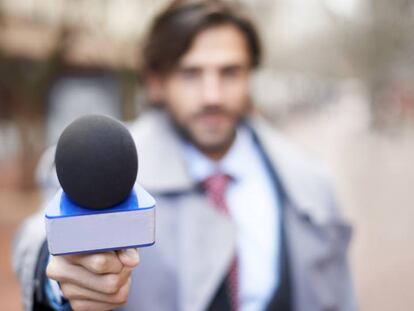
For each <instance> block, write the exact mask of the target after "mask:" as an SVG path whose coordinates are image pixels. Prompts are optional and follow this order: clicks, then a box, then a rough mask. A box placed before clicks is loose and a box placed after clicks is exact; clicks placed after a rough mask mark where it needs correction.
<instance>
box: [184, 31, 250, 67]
mask: <svg viewBox="0 0 414 311" xmlns="http://www.w3.org/2000/svg"><path fill="white" fill-rule="evenodd" d="M249 57H250V56H249V51H248V48H247V42H246V38H245V37H244V35H243V33H242V32H241V31H240V30H239V29H238V28H237V27H235V26H233V25H220V26H214V27H210V28H207V29H205V30H203V31H201V32H200V33H199V34H198V35H197V36H196V37H195V39H194V40H193V43H192V45H191V46H190V48H189V50H188V51H187V53H185V54H184V55H183V57H182V58H181V59H180V62H179V66H201V67H208V66H227V65H230V64H231V65H248V64H249V61H250V60H249Z"/></svg>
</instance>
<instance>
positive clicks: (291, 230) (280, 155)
mask: <svg viewBox="0 0 414 311" xmlns="http://www.w3.org/2000/svg"><path fill="white" fill-rule="evenodd" d="M249 122H250V124H251V126H252V127H253V129H254V130H255V133H256V134H257V138H258V140H259V142H260V144H261V145H262V147H263V149H264V151H265V153H266V156H267V157H268V158H269V160H270V162H271V166H272V167H273V169H274V170H275V172H276V175H277V178H278V181H279V187H280V188H281V191H282V192H283V194H284V197H285V200H284V213H283V217H284V220H283V221H284V226H285V232H286V239H287V251H288V256H289V259H290V263H289V264H290V269H291V271H290V275H291V284H292V291H293V301H294V309H295V310H336V307H338V306H335V303H336V301H337V300H336V299H335V295H336V293H338V292H341V290H338V288H335V287H334V286H332V285H333V284H335V283H338V282H340V281H341V280H336V282H335V280H332V278H335V276H340V275H341V272H338V271H331V270H332V269H335V267H336V263H337V261H336V260H337V258H345V254H344V252H345V251H346V249H347V245H348V243H349V240H350V236H351V230H350V227H349V226H348V225H347V224H345V223H344V222H343V221H342V220H341V217H340V216H339V215H338V214H337V212H336V208H335V206H334V205H335V202H334V198H333V197H332V191H331V190H332V189H330V184H329V182H328V179H327V178H326V176H324V175H323V174H322V175H321V173H320V172H321V171H323V170H321V168H320V167H318V166H316V165H315V166H312V165H309V160H308V159H306V160H305V159H302V158H300V156H298V155H300V154H301V153H302V152H297V151H296V152H292V150H294V149H293V147H292V146H290V145H289V144H288V142H286V141H285V140H284V139H283V138H282V137H281V136H278V134H277V133H276V132H275V131H274V130H272V129H271V128H270V127H269V126H268V125H267V124H266V123H264V122H263V121H262V120H261V119H260V118H252V119H250V120H249ZM336 272H338V273H336Z"/></svg>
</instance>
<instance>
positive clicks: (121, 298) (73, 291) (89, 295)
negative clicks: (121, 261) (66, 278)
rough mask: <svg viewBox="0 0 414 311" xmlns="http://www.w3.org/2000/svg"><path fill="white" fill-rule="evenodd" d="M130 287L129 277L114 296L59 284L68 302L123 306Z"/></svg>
mask: <svg viewBox="0 0 414 311" xmlns="http://www.w3.org/2000/svg"><path fill="white" fill-rule="evenodd" d="M130 286H131V277H129V278H128V280H127V282H126V283H125V284H124V285H123V286H122V287H121V288H120V289H119V291H118V292H117V293H115V294H110V295H108V294H103V293H100V292H96V291H93V290H90V289H86V288H83V287H80V286H77V285H75V284H71V283H63V284H61V288H62V292H63V295H64V297H65V298H67V299H68V300H69V301H73V300H93V301H96V302H103V303H112V304H124V303H126V301H127V299H128V293H129V288H130Z"/></svg>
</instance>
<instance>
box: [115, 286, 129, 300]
mask: <svg viewBox="0 0 414 311" xmlns="http://www.w3.org/2000/svg"><path fill="white" fill-rule="evenodd" d="M128 294H129V286H124V287H122V288H121V289H120V290H119V291H118V293H117V294H116V295H115V297H114V303H116V304H124V303H126V302H127V300H128Z"/></svg>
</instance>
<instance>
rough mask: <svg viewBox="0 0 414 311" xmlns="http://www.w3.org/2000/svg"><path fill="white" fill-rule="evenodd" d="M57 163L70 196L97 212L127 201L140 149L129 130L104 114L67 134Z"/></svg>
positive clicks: (83, 120)
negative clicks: (137, 148)
mask: <svg viewBox="0 0 414 311" xmlns="http://www.w3.org/2000/svg"><path fill="white" fill-rule="evenodd" d="M55 163H56V172H57V176H58V179H59V182H60V184H61V186H62V188H63V190H64V192H65V193H66V194H67V196H68V197H69V198H70V199H71V200H72V201H74V202H75V203H76V204H78V205H80V206H82V207H87V208H95V209H100V208H108V207H112V206H114V205H116V204H119V203H121V202H122V201H123V200H125V199H126V198H127V197H128V195H129V194H130V192H131V191H132V188H133V186H134V183H135V180H136V177H137V173H138V155H137V150H136V147H135V143H134V140H133V138H132V136H131V134H130V133H129V131H128V129H127V128H126V127H125V126H124V125H123V124H122V123H121V122H119V121H117V120H115V119H113V118H110V117H106V116H102V115H88V116H84V117H81V118H79V119H77V120H75V121H74V122H72V123H71V124H70V125H69V126H68V127H67V128H66V129H65V130H64V131H63V133H62V135H61V136H60V138H59V141H58V144H57V147H56V154H55Z"/></svg>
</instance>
